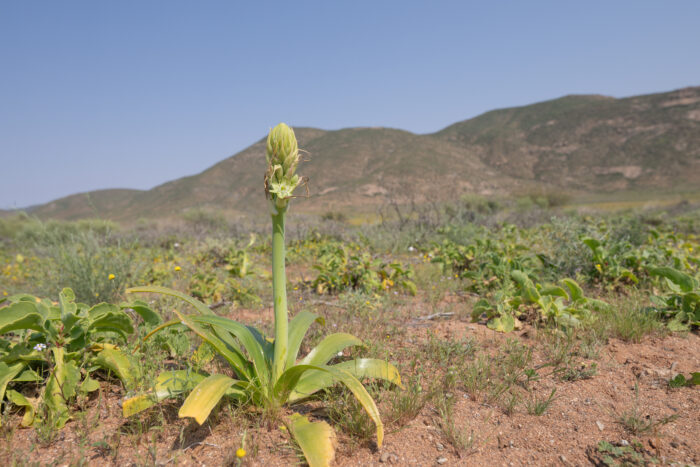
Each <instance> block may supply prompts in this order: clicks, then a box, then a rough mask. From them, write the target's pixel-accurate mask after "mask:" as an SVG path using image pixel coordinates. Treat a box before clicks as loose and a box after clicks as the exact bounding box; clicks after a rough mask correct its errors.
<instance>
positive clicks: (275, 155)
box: [122, 124, 400, 466]
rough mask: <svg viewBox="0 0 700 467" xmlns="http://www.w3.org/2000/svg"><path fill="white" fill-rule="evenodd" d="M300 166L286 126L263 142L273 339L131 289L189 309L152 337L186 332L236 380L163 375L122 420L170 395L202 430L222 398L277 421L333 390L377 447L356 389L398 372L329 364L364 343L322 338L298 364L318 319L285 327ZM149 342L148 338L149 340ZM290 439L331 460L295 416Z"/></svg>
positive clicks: (313, 430) (329, 438) (312, 425)
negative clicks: (362, 419)
mask: <svg viewBox="0 0 700 467" xmlns="http://www.w3.org/2000/svg"><path fill="white" fill-rule="evenodd" d="M298 161H299V154H298V148H297V142H296V138H295V136H294V132H293V131H292V130H291V128H289V127H288V126H286V125H285V124H279V125H278V126H276V127H275V128H274V129H272V130H271V131H270V134H269V136H268V140H267V162H268V169H267V172H266V174H265V192H266V194H267V197H268V199H269V202H270V212H271V217H272V288H273V303H274V339H273V340H270V339H268V338H266V337H265V336H264V335H263V334H262V333H261V332H260V331H258V330H257V329H255V328H253V327H250V326H245V325H242V324H240V323H237V322H235V321H233V320H230V319H227V318H223V317H219V316H216V315H214V313H213V312H212V311H211V310H210V309H209V308H208V307H207V306H206V305H204V304H203V303H202V302H200V301H198V300H196V299H194V298H192V297H190V296H187V295H184V294H181V293H179V292H177V291H175V290H171V289H166V288H162V287H135V288H131V289H129V290H127V292H129V293H136V292H154V293H161V294H166V295H171V296H175V297H178V298H180V299H182V300H183V301H185V302H186V303H188V304H190V305H192V307H194V309H195V310H196V312H197V314H194V315H186V314H184V313H181V312H179V311H177V310H175V311H174V314H175V315H176V317H177V318H176V319H173V320H171V321H169V322H167V323H164V324H163V325H161V326H159V327H158V328H156V329H155V330H154V331H153V332H152V333H151V334H149V336H150V335H152V334H153V333H155V332H158V331H160V330H161V329H164V328H166V327H169V326H174V325H179V324H184V325H185V326H187V327H188V328H189V329H190V330H191V331H193V332H194V333H195V334H196V335H197V336H199V337H200V338H201V339H202V340H203V341H204V342H206V343H207V344H209V345H210V346H211V347H212V348H213V349H214V350H215V351H216V353H218V354H219V355H220V356H221V357H222V358H223V359H224V360H225V361H226V362H228V364H229V365H230V366H231V369H232V371H233V374H234V377H229V376H226V375H223V374H209V375H207V374H203V373H195V372H187V371H185V370H177V371H166V372H164V373H162V374H161V375H160V376H159V377H158V378H157V381H156V383H155V389H154V390H153V391H151V392H149V393H146V394H142V395H139V396H135V397H132V398H130V399H128V400H127V401H125V402H124V404H123V406H122V408H123V413H124V415H125V416H129V415H132V414H135V413H137V412H140V411H142V410H144V409H146V408H148V407H150V406H152V405H154V404H155V403H157V402H159V401H160V400H163V399H165V398H168V397H172V396H173V395H177V394H182V393H185V392H189V395H188V396H187V398H186V399H185V401H184V403H183V405H182V406H181V407H180V411H179V416H180V417H193V418H194V419H195V420H196V421H197V422H198V423H200V424H202V423H204V421H205V420H206V419H207V418H208V416H209V414H210V413H211V411H212V410H213V409H214V407H215V406H216V405H217V404H218V402H219V401H220V400H221V399H222V398H223V397H224V396H228V397H231V398H233V399H234V400H237V401H238V402H239V403H241V404H252V405H254V406H258V407H262V408H263V409H265V410H266V411H267V412H268V413H269V414H272V415H274V414H277V413H279V408H280V407H281V406H283V405H291V404H294V403H297V402H300V401H302V400H305V399H308V398H309V397H311V396H312V395H313V394H315V393H317V392H318V391H321V390H323V389H325V388H328V387H331V386H334V385H335V384H337V383H342V384H344V385H345V386H346V387H347V388H348V389H349V390H350V392H351V393H352V394H353V395H354V396H355V397H356V398H357V400H358V401H359V403H360V404H361V405H362V407H363V408H364V410H365V411H366V412H367V415H368V416H369V418H370V419H371V420H372V421H373V422H374V424H375V426H376V434H377V445H379V446H381V444H382V440H383V437H384V429H383V424H382V421H381V419H380V416H379V411H378V409H377V406H376V404H375V402H374V400H373V399H372V397H371V396H370V395H369V393H368V392H367V390H366V389H365V388H364V386H363V385H362V383H361V382H360V380H361V379H363V378H368V377H371V378H380V379H385V380H387V381H389V382H392V383H395V384H400V376H399V373H398V370H397V369H396V368H395V367H394V366H393V365H391V364H389V363H387V362H385V361H383V360H378V359H371V358H358V359H354V360H349V361H343V362H340V363H335V364H333V363H332V362H331V361H332V360H334V359H336V358H337V356H338V353H339V352H342V350H343V349H345V348H347V347H350V346H358V345H362V342H361V341H360V340H359V339H358V338H356V337H354V336H352V335H350V334H345V333H336V334H331V335H329V336H327V337H326V338H324V339H323V340H322V341H321V342H320V343H319V344H318V345H317V346H316V347H315V348H314V349H312V350H311V352H309V353H308V354H307V355H306V357H304V358H302V359H301V360H298V361H297V357H298V353H299V349H300V347H301V344H302V340H303V338H304V335H305V334H306V332H307V330H308V329H309V327H310V326H311V325H312V324H313V323H314V322H320V323H323V319H322V318H321V317H319V316H317V315H315V314H313V313H311V312H308V311H302V312H301V313H298V314H297V315H296V316H295V317H294V319H292V320H291V322H289V320H288V311H287V292H286V275H285V238H284V237H285V235H284V233H285V215H286V212H287V207H288V203H289V200H290V198H292V193H293V191H294V189H295V188H296V187H297V186H298V185H299V184H300V183H301V181H302V180H301V178H299V176H298V175H296V174H295V173H294V172H295V170H296V166H297V163H298ZM149 336H146V338H147V337H149ZM286 423H287V425H288V427H289V430H290V432H291V434H292V435H293V436H294V439H295V440H296V442H297V443H298V444H299V446H300V447H301V449H302V451H303V453H304V455H305V457H306V459H307V461H308V462H309V464H310V465H312V466H315V465H328V464H329V463H330V462H331V459H332V458H333V453H334V448H333V439H334V437H335V434H334V432H333V431H332V429H331V427H330V426H329V425H328V424H327V423H326V422H323V421H317V422H312V421H310V420H309V419H308V417H306V416H303V415H300V414H298V413H295V414H293V415H292V416H291V417H290V418H288V419H287V420H286Z"/></svg>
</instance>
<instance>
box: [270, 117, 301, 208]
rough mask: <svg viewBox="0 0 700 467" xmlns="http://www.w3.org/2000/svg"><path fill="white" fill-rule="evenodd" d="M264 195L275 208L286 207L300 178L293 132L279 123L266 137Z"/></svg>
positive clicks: (295, 140) (297, 152)
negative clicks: (297, 172)
mask: <svg viewBox="0 0 700 467" xmlns="http://www.w3.org/2000/svg"><path fill="white" fill-rule="evenodd" d="M266 158H267V172H265V194H266V195H267V197H268V198H269V199H270V200H272V201H274V204H275V205H276V206H277V207H280V208H283V207H285V206H286V205H287V203H288V200H289V198H291V197H292V193H293V192H294V190H295V189H296V187H297V186H299V184H300V183H301V181H302V180H301V178H300V177H299V176H298V175H296V174H295V173H294V172H296V169H297V164H298V163H299V147H298V145H297V138H296V136H295V135H294V130H292V129H291V128H289V127H288V126H287V125H286V124H284V123H280V124H279V125H277V126H276V127H274V128H273V129H272V130H270V134H269V135H268V136H267V153H266Z"/></svg>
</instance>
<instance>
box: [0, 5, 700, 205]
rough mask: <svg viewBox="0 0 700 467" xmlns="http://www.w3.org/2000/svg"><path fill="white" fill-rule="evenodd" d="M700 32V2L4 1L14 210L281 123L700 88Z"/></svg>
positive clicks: (411, 116) (214, 151)
mask: <svg viewBox="0 0 700 467" xmlns="http://www.w3.org/2000/svg"><path fill="white" fill-rule="evenodd" d="M698 24H700V2H699V1H693V0H689V1H673V0H668V1H641V0H635V1H613V2H611V1H586V2H564V1H528V2H525V1H493V2H491V1H489V2H487V1H483V2H469V1H455V2H442V1H430V2H429V1H425V2H412V1H408V0H403V1H396V2H395V1H382V0H374V1H347V2H343V1H337V2H336V1H327V0H326V1H318V2H311V1H308V2H306V1H297V2H245V3H244V2H235V1H204V0H203V1H177V0H167V1H165V0H162V1H155V0H153V1H129V0H120V1H118V2H96V1H94V0H93V1H78V0H73V1H65V2H57V1H39V0H32V1H20V0H15V1H5V0H0V174H2V175H0V208H16V207H25V206H28V205H32V204H36V203H43V202H47V201H50V200H52V199H55V198H58V197H62V196H66V195H69V194H72V193H76V192H82V191H87V190H93V189H100V188H113V187H125V188H141V189H147V188H151V187H153V186H155V185H158V184H160V183H163V182H166V181H168V180H172V179H174V178H178V177H181V176H184V175H190V174H193V173H197V172H200V171H202V170H204V169H205V168H207V167H209V166H210V165H212V164H214V163H216V162H218V161H220V160H221V159H224V158H226V157H228V156H230V155H231V154H234V153H236V152H237V151H239V150H241V149H243V148H245V147H247V146H248V145H250V144H251V143H253V142H255V141H256V140H258V139H259V138H261V137H263V136H264V135H265V134H266V132H267V130H268V129H269V128H270V127H271V126H273V125H275V124H276V123H278V122H280V121H285V122H287V123H289V124H291V125H293V126H314V127H320V128H325V129H336V128H342V127H350V126H388V127H395V128H403V129H407V130H410V131H413V132H417V133H428V132H433V131H436V130H438V129H440V128H443V127H445V126H447V125H449V124H451V123H454V122H456V121H459V120H464V119H466V118H470V117H474V116H476V115H478V114H480V113H482V112H485V111H488V110H491V109H494V108H500V107H510V106H515V105H523V104H528V103H532V102H537V101H541V100H546V99H551V98H555V97H559V96H562V95H565V94H572V93H596V94H606V95H612V96H616V97H622V96H629V95H635V94H644V93H652V92H660V91H667V90H671V89H676V88H680V87H684V86H690V85H700V27H698ZM261 157H262V155H261ZM232 176H233V174H232Z"/></svg>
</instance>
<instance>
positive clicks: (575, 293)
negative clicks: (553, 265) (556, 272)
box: [561, 277, 585, 302]
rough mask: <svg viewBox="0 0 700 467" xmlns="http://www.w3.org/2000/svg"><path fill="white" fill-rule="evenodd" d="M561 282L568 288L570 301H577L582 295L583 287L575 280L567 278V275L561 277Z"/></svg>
mask: <svg viewBox="0 0 700 467" xmlns="http://www.w3.org/2000/svg"><path fill="white" fill-rule="evenodd" d="M561 282H562V283H563V284H564V285H565V286H566V288H567V289H569V295H570V296H571V300H572V301H574V302H575V301H578V300H581V299H583V298H585V297H584V295H583V289H581V287H580V286H579V285H578V284H577V283H576V281H575V280H573V279H569V278H568V277H567V278H566V279H562V280H561Z"/></svg>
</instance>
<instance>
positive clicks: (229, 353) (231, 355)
mask: <svg viewBox="0 0 700 467" xmlns="http://www.w3.org/2000/svg"><path fill="white" fill-rule="evenodd" d="M173 313H175V315H176V316H177V317H178V318H180V321H181V322H182V324H184V325H185V326H187V327H188V328H190V329H191V330H192V331H193V332H194V333H195V334H197V335H198V336H199V337H201V338H202V339H204V340H205V341H207V342H209V344H210V345H211V346H212V347H214V349H216V351H217V352H219V353H220V354H221V356H222V357H224V358H225V359H226V361H227V362H229V363H230V364H231V366H232V367H233V368H234V369H235V370H236V371H237V372H238V374H239V376H241V377H244V378H246V379H247V380H248V381H250V379H251V377H252V375H251V371H250V370H251V369H250V362H249V361H248V360H246V358H245V357H244V356H243V354H242V353H241V352H240V351H239V350H237V348H236V349H231V348H230V346H227V345H226V344H224V343H223V342H222V341H221V339H219V338H218V337H217V336H215V335H214V334H213V333H211V332H209V331H207V330H205V329H204V328H202V327H201V326H199V325H198V324H197V323H196V322H195V321H193V319H192V318H196V317H194V316H192V317H190V316H186V315H183V314H182V313H180V312H178V311H177V310H173Z"/></svg>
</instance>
